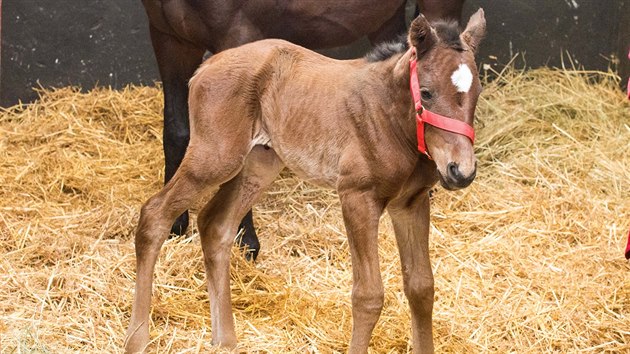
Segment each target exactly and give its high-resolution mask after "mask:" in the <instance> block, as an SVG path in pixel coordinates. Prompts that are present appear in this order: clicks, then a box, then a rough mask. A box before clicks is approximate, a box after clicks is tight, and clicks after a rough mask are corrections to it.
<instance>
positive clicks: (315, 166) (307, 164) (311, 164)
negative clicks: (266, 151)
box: [272, 143, 339, 188]
mask: <svg viewBox="0 0 630 354" xmlns="http://www.w3.org/2000/svg"><path fill="white" fill-rule="evenodd" d="M272 144H273V143H272ZM278 145H279V146H275V145H272V147H273V149H274V151H275V152H276V154H278V156H279V157H280V159H281V160H282V162H283V163H284V165H285V166H286V167H287V168H288V169H289V170H291V171H292V172H293V173H295V174H296V175H297V176H298V177H300V178H302V179H304V180H306V181H308V182H310V183H313V184H315V185H318V186H321V187H326V188H335V187H336V185H337V177H338V176H339V170H338V167H337V161H338V160H339V159H338V157H337V156H336V155H337V154H334V153H333V152H331V151H322V150H319V151H317V150H313V149H308V146H307V147H304V148H297V149H296V148H287V147H285V146H283V145H282V144H278Z"/></svg>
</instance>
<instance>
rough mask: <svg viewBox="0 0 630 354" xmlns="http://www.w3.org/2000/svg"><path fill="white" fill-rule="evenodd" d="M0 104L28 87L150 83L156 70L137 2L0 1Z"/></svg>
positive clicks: (26, 96) (25, 94)
mask: <svg viewBox="0 0 630 354" xmlns="http://www.w3.org/2000/svg"><path fill="white" fill-rule="evenodd" d="M1 55H2V59H1V64H2V67H1V69H0V105H3V106H6V105H11V104H14V103H16V102H17V100H18V99H21V100H23V101H31V100H32V99H34V98H36V97H37V96H36V94H35V93H34V92H33V90H32V89H31V88H32V87H37V86H39V85H42V86H44V87H50V86H53V87H61V86H66V85H78V86H81V87H84V88H90V87H93V86H94V85H95V84H98V85H101V86H111V87H115V88H120V87H122V86H124V85H125V84H127V83H131V82H132V83H145V84H148V83H152V82H153V81H154V80H156V79H157V77H158V74H157V68H156V66H155V63H154V62H155V59H154V58H153V54H152V51H151V44H150V42H149V35H148V32H147V22H146V15H145V13H144V9H143V7H142V3H141V2H140V0H55V1H51V0H9V1H6V0H5V1H4V2H2V51H1Z"/></svg>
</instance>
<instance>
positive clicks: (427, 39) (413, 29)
mask: <svg viewBox="0 0 630 354" xmlns="http://www.w3.org/2000/svg"><path fill="white" fill-rule="evenodd" d="M437 41H438V37H437V34H436V33H435V30H434V29H433V28H432V27H431V25H430V24H429V21H428V20H427V19H426V17H424V15H423V14H420V15H419V16H418V17H416V19H415V20H413V22H411V26H410V27H409V44H411V45H412V46H414V47H415V48H416V51H417V53H418V55H419V56H421V55H423V54H424V53H426V52H427V51H429V49H431V48H433V46H434V45H435V44H436V43H437Z"/></svg>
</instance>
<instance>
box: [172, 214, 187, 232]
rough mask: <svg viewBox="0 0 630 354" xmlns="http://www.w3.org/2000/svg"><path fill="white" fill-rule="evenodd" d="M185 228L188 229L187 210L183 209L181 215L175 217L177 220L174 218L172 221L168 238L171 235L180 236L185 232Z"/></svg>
mask: <svg viewBox="0 0 630 354" xmlns="http://www.w3.org/2000/svg"><path fill="white" fill-rule="evenodd" d="M187 229H188V211H185V212H184V213H183V214H182V215H180V216H179V217H178V218H177V220H175V223H173V226H172V227H171V234H170V236H169V238H170V237H173V235H175V236H182V235H184V234H186V230H187Z"/></svg>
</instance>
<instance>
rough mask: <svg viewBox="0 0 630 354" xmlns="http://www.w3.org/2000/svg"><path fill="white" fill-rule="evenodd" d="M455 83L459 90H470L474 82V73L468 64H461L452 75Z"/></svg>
mask: <svg viewBox="0 0 630 354" xmlns="http://www.w3.org/2000/svg"><path fill="white" fill-rule="evenodd" d="M451 81H452V82H453V85H455V87H457V92H468V90H470V86H472V82H473V74H472V72H471V71H470V68H468V65H466V64H459V67H458V68H457V70H455V71H454V72H453V75H451Z"/></svg>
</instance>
